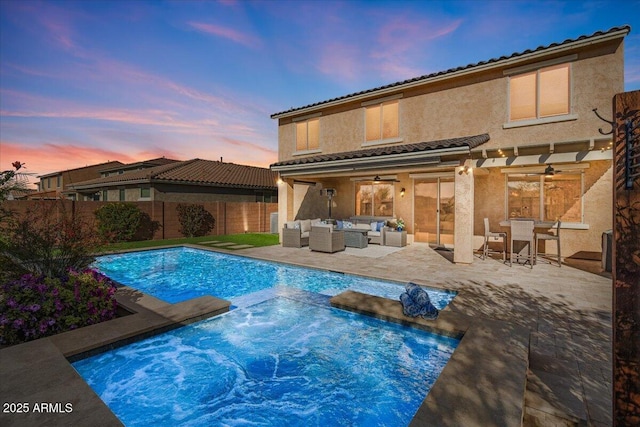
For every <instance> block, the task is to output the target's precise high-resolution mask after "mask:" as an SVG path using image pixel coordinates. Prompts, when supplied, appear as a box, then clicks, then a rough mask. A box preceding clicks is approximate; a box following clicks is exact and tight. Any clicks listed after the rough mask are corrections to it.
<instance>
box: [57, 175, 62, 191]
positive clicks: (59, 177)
mask: <svg viewBox="0 0 640 427" xmlns="http://www.w3.org/2000/svg"><path fill="white" fill-rule="evenodd" d="M61 183H62V176H60V175H58V176H56V187H58V188H60V184H61Z"/></svg>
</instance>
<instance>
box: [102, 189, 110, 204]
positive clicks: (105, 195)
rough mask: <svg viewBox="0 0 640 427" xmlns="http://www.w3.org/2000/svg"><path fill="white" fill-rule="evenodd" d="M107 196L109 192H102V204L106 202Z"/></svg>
mask: <svg viewBox="0 0 640 427" xmlns="http://www.w3.org/2000/svg"><path fill="white" fill-rule="evenodd" d="M107 194H109V192H108V191H107V190H102V200H103V201H104V202H106V201H107V200H108V197H107Z"/></svg>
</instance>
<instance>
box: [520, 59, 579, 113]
mask: <svg viewBox="0 0 640 427" xmlns="http://www.w3.org/2000/svg"><path fill="white" fill-rule="evenodd" d="M569 87H570V86H569V64H561V65H554V66H551V67H546V68H541V69H539V70H537V71H532V72H530V73H525V74H520V75H517V76H512V77H511V78H510V80H509V105H510V113H509V119H510V120H511V121H517V120H532V119H541V118H544V117H552V116H560V115H565V114H569V113H570V102H569V99H570V93H569Z"/></svg>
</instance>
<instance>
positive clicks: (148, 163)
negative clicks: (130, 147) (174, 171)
mask: <svg viewBox="0 0 640 427" xmlns="http://www.w3.org/2000/svg"><path fill="white" fill-rule="evenodd" d="M179 161H180V160H173V159H167V158H166V157H158V158H155V159H150V160H142V161H140V162H135V163H127V164H122V163H121V164H120V165H116V166H114V167H110V168H106V169H100V172H101V173H104V172H111V171H117V170H122V169H135V168H137V167H145V168H150V167H154V166H160V165H166V164H169V163H175V162H179Z"/></svg>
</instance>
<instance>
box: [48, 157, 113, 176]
mask: <svg viewBox="0 0 640 427" xmlns="http://www.w3.org/2000/svg"><path fill="white" fill-rule="evenodd" d="M97 166H104V167H105V168H112V167H114V168H116V167H121V166H124V163H122V162H119V161H117V160H113V161H108V162H104V163H96V164H94V165H87V166H82V167H79V168H73V169H65V170H62V171H57V172H51V173H48V174H45V175H38V178H48V177H51V176H56V175H59V174H61V173H72V172H79V171H82V170H83V169H91V168H95V167H97Z"/></svg>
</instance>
